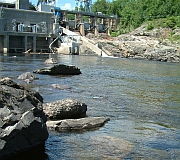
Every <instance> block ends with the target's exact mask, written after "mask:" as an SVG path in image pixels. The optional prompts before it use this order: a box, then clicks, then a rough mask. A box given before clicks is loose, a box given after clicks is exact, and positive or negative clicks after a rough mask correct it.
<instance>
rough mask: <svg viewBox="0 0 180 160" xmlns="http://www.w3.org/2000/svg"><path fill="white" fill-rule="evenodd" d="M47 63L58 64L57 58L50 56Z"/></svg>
mask: <svg viewBox="0 0 180 160" xmlns="http://www.w3.org/2000/svg"><path fill="white" fill-rule="evenodd" d="M44 63H45V64H56V63H57V60H55V59H54V58H49V59H46V60H45V62H44Z"/></svg>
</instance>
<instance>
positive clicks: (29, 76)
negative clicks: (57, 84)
mask: <svg viewBox="0 0 180 160" xmlns="http://www.w3.org/2000/svg"><path fill="white" fill-rule="evenodd" d="M18 79H21V80H24V81H26V82H27V83H31V82H32V81H33V80H35V79H38V78H37V77H36V76H35V75H34V74H33V73H31V72H25V73H22V74H21V75H20V76H18Z"/></svg>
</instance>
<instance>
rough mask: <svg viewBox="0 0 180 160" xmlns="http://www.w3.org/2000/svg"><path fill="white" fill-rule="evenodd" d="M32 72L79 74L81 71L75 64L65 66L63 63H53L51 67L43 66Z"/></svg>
mask: <svg viewBox="0 0 180 160" xmlns="http://www.w3.org/2000/svg"><path fill="white" fill-rule="evenodd" d="M33 73H38V74H49V75H79V74H81V71H80V69H79V68H77V67H75V66H67V65H64V64H58V65H54V66H53V67H45V68H42V69H37V70H35V71H33Z"/></svg>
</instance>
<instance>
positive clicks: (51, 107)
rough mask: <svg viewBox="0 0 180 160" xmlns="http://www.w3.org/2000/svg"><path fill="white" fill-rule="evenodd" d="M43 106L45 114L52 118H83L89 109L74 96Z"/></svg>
mask: <svg viewBox="0 0 180 160" xmlns="http://www.w3.org/2000/svg"><path fill="white" fill-rule="evenodd" d="M43 108H44V112H45V114H46V115H47V117H48V118H49V119H51V120H57V119H70V118H82V117H84V116H85V115H86V111H87V105H86V104H85V103H82V102H80V101H77V100H75V99H72V98H68V99H64V100H58V101H55V102H51V103H46V104H44V105H43Z"/></svg>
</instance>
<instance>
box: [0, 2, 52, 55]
mask: <svg viewBox="0 0 180 160" xmlns="http://www.w3.org/2000/svg"><path fill="white" fill-rule="evenodd" d="M13 6H14V7H15V8H13ZM9 7H10V8H9ZM52 8H53V6H52ZM28 9H29V0H16V4H15V5H13V4H7V3H2V4H0V52H1V53H2V52H3V53H7V52H25V51H27V50H31V51H32V52H49V43H50V41H52V37H51V36H50V34H51V32H52V30H53V23H54V13H52V12H44V11H43V10H41V12H37V11H32V10H28Z"/></svg>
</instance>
